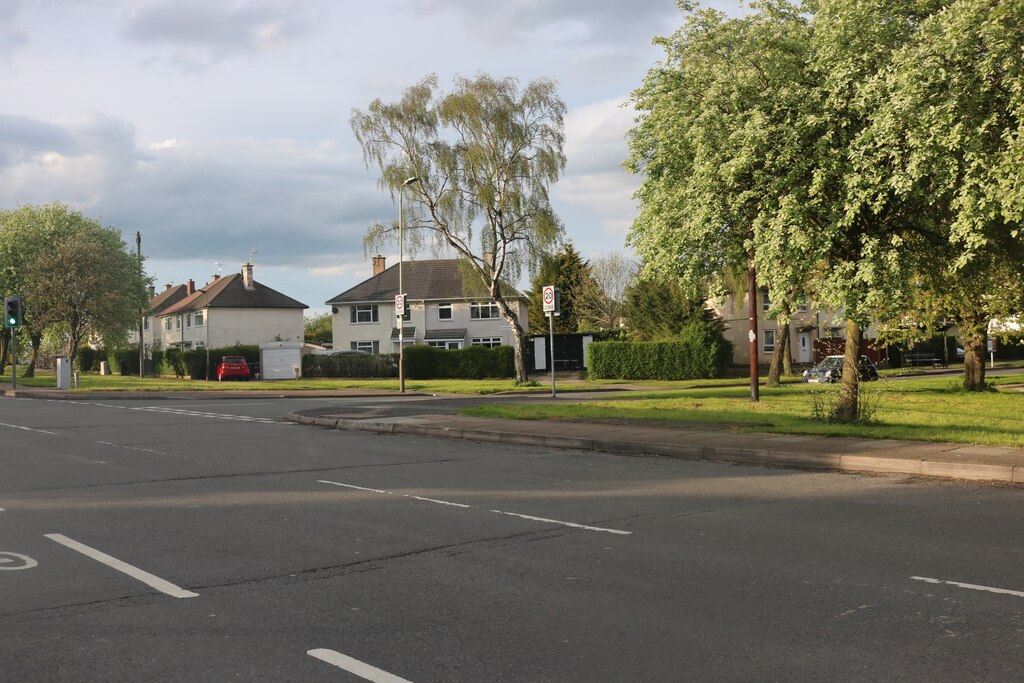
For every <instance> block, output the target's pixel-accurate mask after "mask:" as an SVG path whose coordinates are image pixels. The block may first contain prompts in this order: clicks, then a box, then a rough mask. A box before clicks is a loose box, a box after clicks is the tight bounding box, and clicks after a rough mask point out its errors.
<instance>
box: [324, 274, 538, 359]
mask: <svg viewBox="0 0 1024 683" xmlns="http://www.w3.org/2000/svg"><path fill="white" fill-rule="evenodd" d="M402 271H403V272H402V283H403V285H404V288H405V294H406V295H407V300H408V306H407V309H406V313H405V317H404V318H403V332H402V334H403V342H404V343H405V345H407V346H408V345H411V344H428V345H430V346H436V347H439V348H444V349H461V348H463V347H465V346H507V345H511V344H512V343H513V338H512V331H511V329H510V328H509V325H508V323H507V322H506V321H505V319H504V318H503V317H502V316H501V313H500V312H499V310H498V306H497V304H495V303H494V302H493V301H491V300H490V298H489V297H488V296H487V295H486V294H484V293H483V292H484V288H483V286H482V285H481V284H480V283H479V282H478V281H477V280H476V277H475V275H473V274H472V273H470V272H469V271H468V268H467V266H466V264H465V263H464V262H463V261H461V260H460V259H433V260H425V261H411V262H406V263H405V264H404V267H403V269H402ZM505 291H506V292H507V295H506V297H505V300H506V302H508V304H509V306H511V307H512V310H513V311H515V312H516V317H517V318H518V319H519V324H520V325H521V326H522V327H523V330H524V331H525V330H526V328H527V325H528V323H527V315H526V305H527V297H526V296H525V295H523V294H522V293H521V292H519V291H517V290H515V289H513V288H511V287H508V288H506V289H505ZM398 293H399V289H398V266H397V265H394V266H391V267H390V268H386V267H385V259H384V257H383V256H375V257H374V258H373V276H372V277H370V278H369V279H367V280H364V281H363V282H360V283H359V284H358V285H356V286H355V287H352V288H351V289H349V290H346V291H344V292H342V293H341V294H339V295H337V296H336V297H334V298H332V299H329V300H328V301H327V302H326V303H327V305H328V306H330V307H331V314H332V315H331V326H332V329H333V339H334V349H335V350H354V351H368V352H370V353H397V352H398V327H397V319H396V317H395V296H396V295H397V294H398Z"/></svg>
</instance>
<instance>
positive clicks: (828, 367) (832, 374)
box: [804, 356, 878, 384]
mask: <svg viewBox="0 0 1024 683" xmlns="http://www.w3.org/2000/svg"><path fill="white" fill-rule="evenodd" d="M857 369H858V370H859V371H860V379H861V381H862V382H870V381H871V380H873V379H878V368H876V367H875V364H874V363H872V362H871V359H870V358H868V357H867V356H861V357H860V360H858V361H857ZM842 378H843V356H826V357H825V358H824V359H823V360H822V361H821V362H820V363H818V364H817V365H815V366H814V367H813V368H811V369H810V370H804V382H811V383H820V384H825V383H833V382H838V381H840V380H841V379H842Z"/></svg>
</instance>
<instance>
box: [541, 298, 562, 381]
mask: <svg viewBox="0 0 1024 683" xmlns="http://www.w3.org/2000/svg"><path fill="white" fill-rule="evenodd" d="M541 298H542V299H543V303H544V312H545V313H547V314H548V359H549V360H550V361H551V397H552V398H554V397H555V396H556V395H557V394H556V393H555V316H556V315H559V313H560V312H561V311H560V309H561V304H562V297H561V292H560V291H559V290H558V287H555V286H554V285H546V286H545V287H544V288H543V289H542V290H541Z"/></svg>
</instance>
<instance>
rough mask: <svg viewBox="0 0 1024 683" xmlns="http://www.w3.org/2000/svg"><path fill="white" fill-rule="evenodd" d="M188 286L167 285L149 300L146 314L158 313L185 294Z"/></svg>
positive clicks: (172, 304)
mask: <svg viewBox="0 0 1024 683" xmlns="http://www.w3.org/2000/svg"><path fill="white" fill-rule="evenodd" d="M187 292H188V288H187V287H186V286H185V285H177V286H175V287H168V288H167V289H165V290H164V291H162V292H160V293H159V294H157V295H156V296H155V297H153V298H152V299H150V300H149V309H148V310H147V311H146V315H160V314H161V313H163V312H164V310H165V309H168V308H170V307H172V306H174V305H175V304H177V303H178V302H179V301H181V300H182V299H184V298H185V296H187Z"/></svg>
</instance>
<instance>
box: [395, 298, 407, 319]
mask: <svg viewBox="0 0 1024 683" xmlns="http://www.w3.org/2000/svg"><path fill="white" fill-rule="evenodd" d="M405 304H406V301H405V294H396V295H395V317H396V318H402V317H404V316H405Z"/></svg>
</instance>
